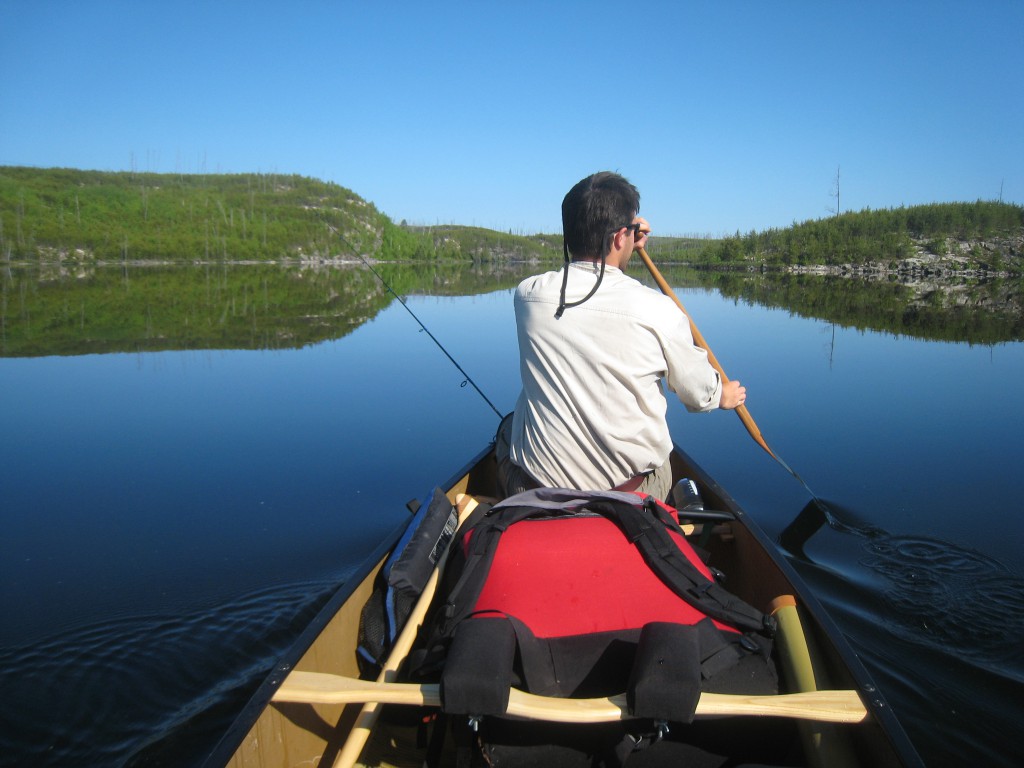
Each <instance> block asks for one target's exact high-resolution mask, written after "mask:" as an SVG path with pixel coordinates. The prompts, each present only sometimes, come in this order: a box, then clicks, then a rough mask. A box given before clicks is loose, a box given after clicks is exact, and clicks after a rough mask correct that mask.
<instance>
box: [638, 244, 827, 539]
mask: <svg viewBox="0 0 1024 768" xmlns="http://www.w3.org/2000/svg"><path fill="white" fill-rule="evenodd" d="M636 250H637V253H639V254H640V258H641V259H643V262H644V265H645V266H646V267H647V271H648V272H650V273H651V277H653V278H654V282H656V283H657V284H658V288H660V289H661V292H662V293H663V294H665V295H666V296H668V297H669V298H670V299H672V301H674V302H675V305H676V306H677V307H679V311H680V312H682V313H683V314H684V315H686V319H687V320H688V321H689V323H690V334H691V335H692V336H693V342H694V344H696V345H697V346H698V347H700V348H701V349H703V350H704V351H705V352H707V353H708V362H709V363H711V367H712V368H714V369H715V370H716V371H718V375H719V376H721V377H722V383H723V384H727V383H728V382H729V377H728V376H726V375H725V371H724V370H722V366H721V364H720V363H719V362H718V359H717V358H716V357H715V353H714V352H712V351H711V347H710V346H708V343H707V342H706V341H705V340H704V336H703V335H702V334H701V332H700V329H698V328H697V324H696V323H694V322H693V315H691V314H690V313H689V312H687V311H686V307H684V306H683V302H681V301H680V300H679V297H678V296H676V294H675V291H673V290H672V287H671V286H670V285H669V284H668V282H667V281H666V280H665V278H664V277H662V274H661V272H660V271H659V270H658V268H657V267H656V266H654V262H653V261H651V257H650V256H648V255H647V250H646V249H645V248H637V249H636ZM736 415H737V416H739V417H740V421H742V422H743V426H744V427H746V428H747V432H748V433H750V436H751V437H752V438H754V440H755V442H757V444H758V445H760V446H761V447H762V448H764V449H765V450H766V451H767V452H768V455H769V456H771V457H772V458H773V459H775V461H777V462H778V463H779V464H780V465H781V466H782V467H783V468H784V469H785V470H786V471H787V472H789V474H791V475H792V476H793V477H795V478H796V479H797V480H799V481H800V484H801V485H802V486H803V487H804V488H805V489H806V490H807V492H808V493H809V494H811V496H812V497H813V498H814V501H815V502H817V504H818V505H819V506H820V507H821V510H822V511H823V512H824V513H825V515H826V517H827V518H828V519H830V520H831V513H830V512H829V511H828V507H826V506H825V503H824V502H823V501H821V499H819V498H818V497H817V496H816V495H815V493H814V491H812V490H811V489H810V487H809V486H808V485H807V483H805V482H804V479H803V478H802V477H800V475H798V474H797V473H796V472H794V471H793V469H792V467H790V466H789V465H788V464H787V463H786V462H785V461H783V460H782V457H781V456H779V455H778V454H777V453H775V451H773V450H772V449H771V448H770V447H769V446H768V443H767V441H765V439H764V436H763V435H762V434H761V430H760V428H758V426H757V422H755V421H754V417H753V416H751V415H750V411H748V410H747V406H746V404H744V405H740V406H737V407H736Z"/></svg>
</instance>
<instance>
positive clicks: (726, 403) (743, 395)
mask: <svg viewBox="0 0 1024 768" xmlns="http://www.w3.org/2000/svg"><path fill="white" fill-rule="evenodd" d="M746 401H747V388H746V387H744V386H743V385H741V384H740V383H739V382H738V381H736V380H735V379H733V380H732V381H729V382H726V383H725V384H723V385H722V399H721V400H720V401H719V403H718V407H719V408H722V409H723V410H726V411H731V410H733V409H734V408H739V407H740V406H741V405H743V404H744V403H746Z"/></svg>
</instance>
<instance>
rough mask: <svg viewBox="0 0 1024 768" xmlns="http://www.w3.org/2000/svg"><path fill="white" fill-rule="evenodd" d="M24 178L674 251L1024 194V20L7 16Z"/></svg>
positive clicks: (937, 12) (839, 7)
mask: <svg viewBox="0 0 1024 768" xmlns="http://www.w3.org/2000/svg"><path fill="white" fill-rule="evenodd" d="M0 30H2V43H0V115H2V118H0V165H33V166H42V167H49V166H63V167H74V168H85V169H98V170H130V169H135V170H139V171H154V172H168V173H170V172H184V173H196V172H203V171H206V172H222V173H228V172H230V173H245V172H275V173H298V174H302V175H305V176H313V177H316V178H321V179H324V180H328V181H333V182H337V183H339V184H341V185H343V186H346V187H349V188H350V189H352V190H353V191H355V192H356V193H357V194H359V195H361V196H362V197H364V198H366V199H367V200H370V201H371V202H373V203H374V204H375V205H376V206H377V207H378V208H379V209H381V210H382V211H383V212H384V213H386V214H388V215H389V216H391V217H392V218H393V219H394V220H395V221H401V220H402V219H405V220H408V221H409V222H410V223H423V224H434V223H459V224H474V225H477V226H484V227H490V228H494V229H503V230H507V229H511V230H513V231H516V232H521V233H532V232H537V231H545V232H558V231H560V230H561V219H560V215H559V206H560V204H561V199H562V196H563V195H564V194H565V192H566V191H567V190H568V189H569V187H570V186H572V184H574V183H575V182H576V181H578V180H579V179H580V178H582V177H583V176H586V175H587V174H589V173H591V172H593V171H597V170H603V169H610V170H617V171H619V172H620V173H622V174H624V175H625V176H627V177H628V178H629V179H630V180H632V181H633V182H634V183H635V184H636V185H637V186H638V187H639V188H640V191H641V195H642V202H641V213H642V214H643V215H645V216H647V217H648V218H649V219H650V220H651V222H652V225H653V227H654V231H655V234H657V233H658V232H660V233H662V234H686V233H709V234H715V235H718V234H723V233H731V232H734V231H736V230H741V231H744V232H746V231H749V230H753V229H765V228H769V227H785V226H788V225H789V224H791V223H792V222H794V221H803V220H806V219H816V218H821V217H823V216H827V215H828V212H829V209H831V208H835V206H836V200H835V198H834V197H833V196H832V193H833V191H834V184H835V177H836V171H837V168H839V169H841V170H840V186H839V189H840V195H841V196H840V205H841V208H842V209H843V210H851V209H852V210H859V209H861V208H888V207H894V206H899V205H903V204H905V205H915V204H919V203H930V202H943V201H954V200H956V201H962V200H966V201H973V200H977V199H979V198H980V199H990V200H991V199H997V198H998V197H999V196H1000V192H1001V193H1002V197H1003V199H1004V200H1006V201H1008V202H1016V203H1021V202H1022V201H1024V2H1020V1H1019V0H993V1H991V2H985V1H982V2H976V3H974V2H972V3H967V2H941V1H939V0H935V1H933V2H899V1H897V2H891V1H890V2H874V1H873V0H867V1H864V2H842V3H841V2H795V1H792V2H767V1H765V0H759V1H757V2H710V0H709V1H708V2H693V3H686V2H663V3H652V2H634V3H628V2H617V3H610V2H557V0H545V1H544V2H536V3H533V2H473V3H470V2H465V3H454V2H370V0H366V1H365V2H333V3H328V2H305V1H304V0H292V1H291V2H283V1H282V2H276V3H269V2H260V0H249V1H248V2H217V1H216V0H209V1H204V2H190V1H189V0H175V1H173V2H171V1H166V2H165V1H163V0H144V1H143V0H132V1H131V2H104V1H103V0H95V1H93V2H85V1H82V2H72V1H71V0H67V1H66V2H59V1H58V0H0Z"/></svg>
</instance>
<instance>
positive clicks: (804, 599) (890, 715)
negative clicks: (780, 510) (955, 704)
mask: <svg viewBox="0 0 1024 768" xmlns="http://www.w3.org/2000/svg"><path fill="white" fill-rule="evenodd" d="M674 450H675V453H676V454H677V457H678V458H679V459H680V460H681V462H682V463H683V464H684V465H685V466H686V467H687V469H688V470H689V471H690V472H691V473H692V474H693V475H694V477H693V478H691V479H693V480H695V481H696V482H697V484H698V485H699V486H702V487H704V488H707V489H708V490H709V491H710V492H711V493H712V494H714V495H715V496H717V497H718V498H719V499H720V501H721V503H722V506H724V507H725V510H726V511H728V512H731V513H732V514H734V515H735V517H736V521H737V523H739V524H740V525H742V526H743V527H744V528H746V530H747V532H748V533H749V534H750V535H751V536H752V537H753V538H754V540H755V541H756V542H757V544H759V545H760V547H761V548H762V549H763V550H764V552H765V554H766V555H767V556H768V558H769V559H771V560H772V561H773V562H774V564H775V566H776V567H777V568H778V569H779V570H780V571H781V572H782V575H783V577H784V578H785V579H786V580H788V581H789V583H790V584H791V585H792V587H793V593H794V595H796V597H797V598H798V601H799V605H800V609H801V611H803V612H805V613H806V615H807V616H808V617H809V618H810V620H811V621H810V623H811V624H812V625H814V624H816V625H817V626H818V628H819V629H820V632H819V634H820V635H821V636H822V637H823V638H824V639H825V640H827V642H828V643H829V645H830V650H831V651H832V652H833V653H834V654H835V655H837V656H838V657H839V661H840V664H841V666H842V667H844V669H845V672H846V673H847V674H849V676H850V677H851V678H852V680H853V683H854V687H855V688H856V690H857V691H858V692H859V693H860V694H861V699H862V700H863V701H864V704H865V706H866V707H867V709H868V711H869V712H870V714H871V718H872V719H873V720H874V721H875V722H876V723H877V724H878V726H879V728H880V730H881V732H882V733H883V734H884V737H885V738H886V740H887V741H888V742H889V746H890V747H891V748H892V750H893V752H894V754H895V755H896V756H897V758H898V759H899V761H900V763H901V764H902V765H904V766H908V768H909V767H913V766H920V767H921V768H924V761H923V760H922V759H921V757H920V755H918V753H917V749H916V748H915V747H914V745H913V743H912V742H911V741H910V737H909V736H907V734H906V731H904V729H903V726H902V724H900V722H899V720H897V719H896V715H895V713H894V712H893V709H892V707H890V706H889V705H888V702H886V700H885V697H884V696H883V695H882V693H881V689H880V688H879V687H878V685H877V684H876V683H875V681H874V679H873V678H872V677H871V674H870V673H869V672H868V670H867V668H866V667H865V666H864V663H863V661H861V658H860V656H859V655H858V654H857V652H856V651H855V650H854V649H853V646H851V645H850V643H849V641H848V640H847V638H846V635H844V634H843V632H842V630H840V629H839V627H838V625H837V624H836V623H835V621H834V620H833V619H832V617H831V616H830V615H829V613H828V611H826V610H825V607H824V606H823V605H822V604H821V602H820V601H819V600H818V598H817V597H815V595H814V593H813V592H812V591H811V589H810V588H809V587H808V586H807V583H806V582H805V581H804V579H803V577H802V576H800V574H799V573H797V571H796V569H795V568H794V567H793V566H792V565H791V564H790V562H789V561H788V560H787V559H786V557H785V556H784V555H783V554H782V552H781V550H780V549H779V548H778V546H777V545H776V543H775V542H773V541H772V540H771V539H769V538H768V535H767V534H766V533H765V532H764V531H763V530H762V529H761V526H760V525H758V524H757V522H755V521H754V520H753V519H752V518H751V517H750V515H748V514H747V512H746V511H745V510H744V509H743V507H741V506H740V505H739V503H738V502H737V501H736V500H735V499H733V498H732V496H730V495H729V492H728V491H726V490H725V489H724V488H723V487H722V486H721V485H719V484H718V482H717V481H716V480H715V479H714V478H712V477H711V476H710V475H709V474H708V473H707V472H706V471H705V470H704V468H703V467H701V466H700V464H698V463H697V462H696V461H695V460H694V459H693V457H692V456H690V454H688V453H687V452H686V451H685V450H683V449H682V448H680V447H679V446H678V445H675V446H674Z"/></svg>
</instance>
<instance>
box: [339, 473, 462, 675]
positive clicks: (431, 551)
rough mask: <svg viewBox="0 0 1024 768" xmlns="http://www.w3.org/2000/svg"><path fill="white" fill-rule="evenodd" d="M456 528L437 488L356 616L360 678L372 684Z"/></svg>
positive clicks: (454, 514) (450, 509)
mask: <svg viewBox="0 0 1024 768" xmlns="http://www.w3.org/2000/svg"><path fill="white" fill-rule="evenodd" d="M458 523H459V515H458V512H457V511H456V509H455V507H454V506H452V503H451V502H450V501H449V500H448V497H447V496H445V494H444V492H443V491H442V490H441V489H440V488H435V489H434V490H433V491H432V492H431V493H430V494H429V495H428V497H427V499H426V500H425V501H424V502H423V503H421V504H419V507H418V508H417V509H416V511H415V512H414V514H413V517H412V519H411V520H410V521H409V524H408V525H407V526H406V528H405V531H404V532H403V533H402V536H401V537H400V538H399V540H398V542H397V544H395V547H394V548H393V549H392V552H391V556H390V557H389V558H388V559H387V561H386V562H385V563H384V565H383V566H382V567H381V570H380V572H379V573H378V575H377V579H376V581H375V583H374V588H373V592H372V593H371V594H370V597H369V599H368V600H367V601H366V605H364V606H363V610H362V613H361V614H360V616H359V642H358V645H357V647H356V660H357V662H358V664H359V672H360V675H361V676H362V677H364V678H373V677H376V676H377V673H378V672H380V669H381V667H382V665H383V664H384V662H385V661H386V660H387V657H388V654H389V653H390V652H391V647H392V645H393V644H394V642H395V639H396V638H397V637H398V633H399V632H400V631H401V630H402V627H403V626H404V625H405V622H406V619H407V618H408V616H409V613H410V612H411V611H412V608H413V606H414V605H415V604H416V600H417V599H418V598H419V596H420V594H421V593H422V592H423V589H424V587H425V586H426V584H427V580H428V579H429V578H430V574H431V573H432V572H433V570H434V567H435V566H436V565H437V563H438V561H439V559H440V557H441V553H442V552H444V551H445V549H447V547H448V546H449V544H450V543H451V540H452V537H453V536H454V535H455V531H456V529H457V528H458Z"/></svg>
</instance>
